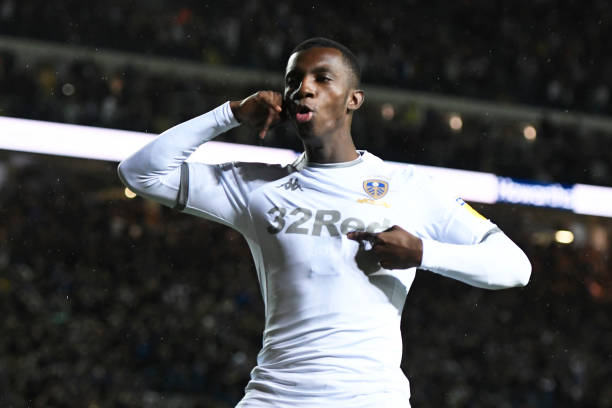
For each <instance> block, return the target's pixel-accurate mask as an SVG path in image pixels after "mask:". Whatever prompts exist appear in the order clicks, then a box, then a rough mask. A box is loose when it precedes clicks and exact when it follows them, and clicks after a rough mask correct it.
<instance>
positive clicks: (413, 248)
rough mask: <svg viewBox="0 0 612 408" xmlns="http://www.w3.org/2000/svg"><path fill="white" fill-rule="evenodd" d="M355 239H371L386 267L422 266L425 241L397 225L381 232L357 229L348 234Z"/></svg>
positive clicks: (405, 267)
mask: <svg viewBox="0 0 612 408" xmlns="http://www.w3.org/2000/svg"><path fill="white" fill-rule="evenodd" d="M347 237H348V238H349V239H352V240H354V241H369V242H370V243H371V244H372V252H373V253H374V254H375V255H376V256H377V257H378V261H379V263H380V266H382V267H383V268H385V269H408V268H412V267H415V266H421V262H422V260H423V241H421V239H420V238H418V237H416V236H414V235H412V234H411V233H409V232H408V231H406V230H405V229H403V228H402V227H399V226H397V225H394V226H392V227H391V228H389V229H387V230H385V231H383V232H379V233H372V232H365V231H355V232H349V233H348V234H347Z"/></svg>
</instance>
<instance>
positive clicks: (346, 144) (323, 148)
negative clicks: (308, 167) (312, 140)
mask: <svg viewBox="0 0 612 408" xmlns="http://www.w3.org/2000/svg"><path fill="white" fill-rule="evenodd" d="M304 149H305V150H306V158H307V159H308V162H309V163H321V164H327V163H346V162H350V161H353V160H355V159H357V158H359V153H357V150H356V149H355V144H354V143H353V140H352V139H349V140H348V141H346V140H344V141H342V142H340V143H322V144H319V145H311V144H304Z"/></svg>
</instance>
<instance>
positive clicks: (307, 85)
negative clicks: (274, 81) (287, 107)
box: [291, 77, 316, 99]
mask: <svg viewBox="0 0 612 408" xmlns="http://www.w3.org/2000/svg"><path fill="white" fill-rule="evenodd" d="M315 94H316V90H315V86H314V81H313V80H312V79H309V78H308V77H305V78H303V79H302V81H301V82H300V85H299V86H298V87H297V88H296V90H295V91H293V93H292V94H291V97H292V98H293V99H303V98H312V97H314V96H315Z"/></svg>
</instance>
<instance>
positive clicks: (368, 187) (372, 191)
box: [363, 179, 389, 200]
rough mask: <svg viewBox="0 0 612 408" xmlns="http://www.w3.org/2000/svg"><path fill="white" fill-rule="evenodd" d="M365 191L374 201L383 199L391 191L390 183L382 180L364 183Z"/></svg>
mask: <svg viewBox="0 0 612 408" xmlns="http://www.w3.org/2000/svg"><path fill="white" fill-rule="evenodd" d="M363 190H364V191H365V192H366V193H367V194H368V195H369V196H370V197H372V198H373V199H375V200H378V199H380V198H383V197H384V196H385V194H387V191H388V190H389V183H387V182H386V181H384V180H380V179H371V180H366V181H364V182H363Z"/></svg>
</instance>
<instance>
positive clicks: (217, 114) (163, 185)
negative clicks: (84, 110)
mask: <svg viewBox="0 0 612 408" xmlns="http://www.w3.org/2000/svg"><path fill="white" fill-rule="evenodd" d="M238 124H239V122H238V121H237V120H236V119H235V117H234V115H233V114H232V111H231V109H230V103H229V102H226V103H225V104H223V105H221V106H219V107H218V108H216V109H213V110H212V111H210V112H207V113H205V114H203V115H200V116H198V117H195V118H193V119H191V120H188V121H186V122H183V123H181V124H179V125H176V126H174V127H172V128H170V129H168V130H166V131H165V132H163V133H162V134H161V135H159V136H158V137H156V138H155V139H154V140H153V141H151V142H150V143H148V144H147V145H146V146H144V147H143V148H142V149H140V150H138V151H137V152H136V153H134V154H133V155H131V156H130V157H128V158H127V159H125V160H123V161H122V162H121V163H120V164H119V167H118V173H119V178H120V179H121V181H122V182H123V183H124V184H125V185H126V186H128V187H129V188H130V189H131V190H133V191H134V192H136V193H138V194H140V195H142V196H144V197H146V198H149V199H151V200H154V201H157V202H159V203H161V204H163V205H167V206H169V207H174V206H175V204H176V202H177V197H178V192H179V186H180V180H181V164H182V163H183V162H185V160H187V158H188V157H189V156H190V155H191V154H192V153H193V152H194V151H195V150H196V149H197V148H198V147H199V146H200V145H201V144H202V143H205V142H208V141H209V140H212V139H213V138H214V137H215V136H217V135H219V134H221V133H223V132H226V131H228V130H229V129H231V128H233V127H235V126H238Z"/></svg>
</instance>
